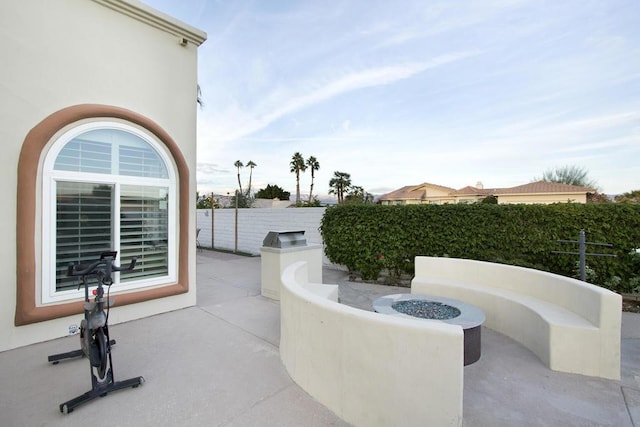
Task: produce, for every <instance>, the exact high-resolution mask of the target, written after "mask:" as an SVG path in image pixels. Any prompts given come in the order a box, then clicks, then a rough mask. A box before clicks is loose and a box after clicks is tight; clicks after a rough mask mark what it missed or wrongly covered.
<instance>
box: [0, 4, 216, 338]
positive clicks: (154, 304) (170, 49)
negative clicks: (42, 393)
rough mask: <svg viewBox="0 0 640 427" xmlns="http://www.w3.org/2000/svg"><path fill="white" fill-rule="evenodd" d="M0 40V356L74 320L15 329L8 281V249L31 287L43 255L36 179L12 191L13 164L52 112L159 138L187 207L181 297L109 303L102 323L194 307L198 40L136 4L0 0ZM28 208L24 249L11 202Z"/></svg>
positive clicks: (11, 266) (15, 271) (13, 290)
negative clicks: (82, 114)
mask: <svg viewBox="0 0 640 427" xmlns="http://www.w3.org/2000/svg"><path fill="white" fill-rule="evenodd" d="M0 36H1V37H2V40H3V43H2V44H1V45H0V57H2V58H3V64H2V67H0V140H1V141H2V157H1V160H0V161H1V162H2V167H0V188H1V189H2V195H3V201H4V209H2V210H0V233H1V235H2V236H3V238H2V239H1V240H0V270H1V271H2V275H3V280H2V281H1V283H0V351H2V350H6V349H10V348H15V347H19V346H23V345H27V344H31V343H34V342H39V341H43V340H48V339H52V338H56V337H60V336H64V335H67V334H68V327H69V325H72V324H79V321H80V318H81V316H82V315H81V314H80V313H79V314H73V315H69V316H65V317H59V318H55V319H52V320H45V321H33V322H31V321H30V322H26V323H27V324H23V325H16V323H20V322H18V321H17V320H16V306H17V302H16V301H17V299H18V298H19V295H18V292H17V288H18V287H17V285H16V283H17V281H18V277H19V276H20V275H21V274H22V275H24V271H22V270H20V268H22V267H21V265H20V263H19V258H20V256H22V255H24V254H22V255H20V256H19V254H18V249H17V247H21V248H22V251H23V252H24V251H26V252H28V254H27V255H28V257H31V258H33V259H34V264H33V266H32V267H33V268H34V269H35V270H36V271H35V272H33V271H29V272H27V273H28V274H35V278H36V279H35V280H36V283H35V286H36V287H37V286H40V285H41V283H40V276H39V271H38V269H39V268H40V267H39V263H40V262H41V257H42V255H41V253H40V252H41V247H42V246H41V245H42V242H41V241H40V240H41V235H40V230H41V227H42V223H41V222H42V221H41V217H40V216H41V215H42V212H41V210H39V208H38V205H39V203H40V202H39V201H40V200H41V197H42V195H41V191H42V189H41V185H40V183H39V179H40V178H39V177H33V178H36V181H35V182H36V185H35V187H33V189H34V190H35V191H34V194H19V191H20V190H19V188H18V185H19V181H20V179H22V180H23V181H24V177H22V178H19V166H18V165H19V162H20V159H21V157H20V156H21V153H22V154H23V155H24V153H23V147H24V144H25V140H26V139H27V137H28V136H29V138H38V137H40V136H41V135H38V132H39V131H40V129H42V127H39V126H38V125H39V124H42V123H43V122H46V121H47V120H48V119H49V120H50V119H51V117H52V116H56V114H57V115H58V116H59V115H61V113H60V112H67V111H70V112H71V113H74V112H77V111H86V110H91V111H93V113H92V114H94V115H95V114H98V115H100V114H101V113H100V111H105V112H109V111H112V110H114V111H123V114H124V115H125V116H127V114H129V112H131V114H132V115H134V116H136V117H139V118H140V119H141V120H142V121H143V122H148V123H150V124H152V125H153V126H155V127H156V128H158V129H160V130H161V131H163V132H165V133H166V137H167V139H171V140H172V141H174V142H175V148H176V153H178V154H179V157H181V159H180V160H181V161H184V165H183V168H184V170H185V171H186V173H183V174H181V179H182V180H183V181H186V182H181V183H180V185H186V187H182V188H183V189H184V188H186V189H188V192H189V195H188V196H187V195H186V194H184V195H183V194H181V196H183V197H186V198H187V199H186V200H183V205H181V207H182V206H185V207H186V206H188V208H187V209H184V210H183V209H181V211H180V213H179V215H180V219H179V221H187V222H186V223H187V224H192V225H193V226H192V227H191V226H189V227H188V228H186V230H188V233H184V232H183V233H182V234H181V235H179V237H178V239H179V240H180V239H181V240H182V246H183V247H185V248H189V249H188V251H185V252H184V253H183V255H184V256H183V257H182V261H181V262H182V264H181V266H180V269H181V270H182V271H181V272H180V275H181V280H183V282H184V283H182V286H183V288H184V290H185V292H183V293H181V294H178V295H174V296H168V297H164V298H155V299H152V300H148V301H144V302H139V303H135V304H129V305H123V306H119V307H115V308H113V309H112V310H111V314H110V317H109V320H110V322H111V323H118V322H123V321H128V320H131V319H135V318H140V317H144V316H149V315H152V314H156V313H160V312H165V311H169V310H174V309H177V308H181V307H186V306H190V305H194V304H195V300H196V290H195V193H196V190H195V188H196V183H195V170H196V108H197V106H196V87H197V47H198V46H199V45H200V44H201V43H203V42H204V40H205V39H206V34H205V33H203V32H202V31H200V30H197V29H195V28H193V27H190V26H188V25H186V24H184V23H181V22H179V21H177V20H175V19H173V18H171V17H168V16H166V15H164V14H161V13H159V12H157V11H154V10H153V9H151V8H149V7H148V6H146V5H144V4H142V3H139V2H137V1H135V0H95V1H94V0H56V1H50V0H25V1H19V2H18V1H4V2H0ZM84 106H88V107H86V108H85V107H84ZM62 115H63V114H62ZM56 117H57V116H56ZM34 129H35V131H34ZM40 161H41V159H40ZM189 171H191V172H190V173H189ZM24 188H27V187H22V191H25V190H24ZM180 193H183V191H182V190H181V191H180ZM16 201H17V202H16ZM16 203H18V206H16ZM29 203H35V205H36V214H35V218H34V221H33V223H29V224H27V225H28V227H27V228H29V227H32V228H33V229H34V230H35V232H34V233H33V234H35V236H32V237H33V238H34V244H33V245H32V246H31V245H29V244H27V245H25V244H24V241H21V242H18V240H19V239H23V238H24V234H20V232H19V230H18V231H17V224H18V222H19V221H18V215H22V212H23V211H24V210H25V209H26V208H25V206H21V205H20V204H29ZM26 210H28V209H26ZM22 219H23V220H24V218H22ZM21 244H22V246H21ZM181 250H182V249H181ZM22 258H24V256H23V257H22ZM19 271H20V272H19ZM189 272H191V274H189ZM36 294H37V292H36ZM125 299H126V298H125ZM116 302H117V300H116ZM35 304H36V306H38V305H40V304H41V302H40V301H36V302H35Z"/></svg>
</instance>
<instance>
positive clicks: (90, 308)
mask: <svg viewBox="0 0 640 427" xmlns="http://www.w3.org/2000/svg"><path fill="white" fill-rule="evenodd" d="M117 254H118V253H117V252H115V251H114V252H103V253H102V254H101V255H100V259H99V260H98V261H95V262H93V263H91V264H89V265H73V264H69V269H68V270H67V275H68V276H82V283H83V284H84V301H85V303H84V319H82V322H81V323H80V350H74V351H70V352H67V353H60V354H54V355H51V356H49V362H52V363H53V364H54V365H55V364H57V363H58V362H59V361H60V360H62V359H68V358H72V357H79V356H82V357H86V358H88V359H89V367H90V372H91V390H89V391H88V392H86V393H84V394H82V395H80V396H78V397H75V398H73V399H71V400H69V401H67V402H64V403H62V404H60V412H62V413H63V414H68V413H69V412H72V411H73V410H74V409H75V408H76V407H77V406H79V405H82V404H83V403H86V402H89V401H91V400H93V399H95V398H96V397H104V396H106V395H107V393H109V392H111V391H116V390H120V389H123V388H127V387H133V388H136V387H138V386H139V385H141V384H142V383H143V382H144V378H143V377H134V378H130V379H127V380H124V381H114V378H113V364H112V361H111V346H112V345H114V344H115V340H110V339H109V326H108V320H109V307H110V306H111V305H112V304H113V299H111V300H110V299H109V288H110V287H111V284H112V283H113V279H112V277H111V273H112V272H114V271H129V270H133V268H134V267H135V265H136V258H132V259H131V264H129V266H128V267H119V266H117V265H114V264H113V262H114V260H115V258H116V255H117ZM90 276H95V277H96V279H97V281H98V287H97V288H96V289H95V290H94V291H93V295H95V298H94V300H93V301H91V300H90V299H89V277H90ZM104 286H107V298H106V299H105V295H104ZM78 289H80V285H78ZM105 307H106V309H107V310H106V311H105Z"/></svg>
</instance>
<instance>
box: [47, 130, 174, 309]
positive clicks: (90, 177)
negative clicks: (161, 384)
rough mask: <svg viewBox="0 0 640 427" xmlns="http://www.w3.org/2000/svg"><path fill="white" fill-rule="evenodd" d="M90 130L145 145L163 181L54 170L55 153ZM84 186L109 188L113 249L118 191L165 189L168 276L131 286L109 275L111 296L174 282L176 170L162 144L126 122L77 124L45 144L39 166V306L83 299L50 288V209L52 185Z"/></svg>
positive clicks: (117, 238)
mask: <svg viewBox="0 0 640 427" xmlns="http://www.w3.org/2000/svg"><path fill="white" fill-rule="evenodd" d="M93 130H116V131H122V132H127V133H130V134H132V135H134V136H136V137H138V138H140V139H141V140H143V141H144V142H146V143H147V144H148V145H149V146H150V147H151V148H153V149H154V150H155V152H156V153H158V155H159V156H160V159H161V161H162V162H163V163H164V166H165V168H166V170H167V173H168V178H148V177H140V176H127V175H116V174H113V173H111V174H103V173H91V172H77V171H67V170H56V169H55V163H56V160H57V158H58V156H59V155H60V152H61V151H62V150H63V149H64V147H65V146H66V145H67V143H69V142H71V141H73V140H74V139H75V138H77V137H79V136H81V135H83V134H85V133H87V132H90V131H93ZM116 145H118V144H114V143H112V144H111V151H112V153H115V152H116V147H115V146H116ZM111 162H112V163H113V162H118V157H117V156H112V158H111ZM111 169H112V171H113V169H114V166H113V164H112V166H111ZM62 181H66V182H86V183H96V184H109V185H113V186H114V196H113V202H112V213H113V220H112V223H111V226H112V236H113V239H114V241H113V246H114V249H119V247H120V236H119V230H120V203H121V200H120V187H121V186H122V185H144V186H149V187H162V188H165V187H166V188H168V195H169V203H168V214H169V218H168V224H167V225H168V241H169V244H168V274H167V275H165V276H160V277H153V278H151V279H142V280H135V281H131V282H123V283H120V280H119V279H120V274H119V273H115V274H114V284H113V288H112V292H114V293H117V292H119V291H130V290H133V289H139V288H144V287H148V286H157V285H163V284H166V283H171V282H175V280H176V270H177V267H176V244H175V243H176V227H175V218H176V214H177V203H176V183H177V179H176V171H175V166H174V164H173V162H172V161H171V157H170V156H169V154H168V153H167V152H166V150H165V149H164V147H163V146H162V144H160V143H159V141H157V140H156V139H155V138H154V137H153V136H152V135H150V134H148V133H147V132H145V131H143V130H142V129H140V128H139V127H136V126H132V125H130V124H128V123H123V122H119V121H109V120H99V121H90V122H86V123H81V124H78V125H77V126H74V127H72V128H70V129H68V130H66V131H65V132H64V133H63V134H62V135H60V136H59V137H57V138H56V139H55V140H54V141H52V142H51V145H50V148H49V150H48V151H47V153H46V155H45V158H44V162H43V166H42V205H41V206H42V236H43V239H42V242H43V243H42V253H41V260H42V269H41V275H42V279H41V280H42V281H41V283H42V286H41V303H42V304H49V303H56V302H62V301H67V300H73V299H77V298H81V297H83V295H84V291H83V290H82V289H80V290H62V291H58V290H57V289H56V249H57V248H56V244H57V239H56V213H57V211H56V209H57V203H56V201H57V197H56V196H57V195H56V189H57V183H58V182H62Z"/></svg>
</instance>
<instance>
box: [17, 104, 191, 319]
mask: <svg viewBox="0 0 640 427" xmlns="http://www.w3.org/2000/svg"><path fill="white" fill-rule="evenodd" d="M92 120H93V121H97V120H114V121H117V120H121V121H124V122H127V123H130V124H132V125H134V126H140V127H141V128H143V129H145V130H146V131H148V132H149V133H151V134H152V135H154V136H155V137H156V138H157V139H158V140H159V141H160V142H161V143H162V144H163V145H164V146H165V147H166V149H167V151H168V152H169V153H170V155H171V158H172V159H173V162H174V164H175V166H176V172H177V179H178V183H177V185H178V188H177V191H178V194H177V202H178V211H177V218H176V221H177V227H178V228H177V230H178V236H177V242H176V244H177V245H178V249H177V254H176V256H177V267H178V271H177V280H176V282H175V283H172V284H166V285H164V286H157V287H152V288H148V289H139V290H133V291H131V292H124V293H122V294H120V295H119V296H118V301H117V305H118V306H124V305H128V304H137V303H141V302H146V301H150V300H154V299H158V298H166V297H172V296H177V295H180V294H185V293H188V292H190V286H189V284H190V269H191V265H192V262H193V261H192V257H195V227H192V226H193V221H192V220H191V217H192V216H193V217H195V213H194V209H195V208H194V206H195V204H194V203H192V199H193V198H192V197H190V195H191V193H192V192H193V193H194V194H195V185H192V184H191V183H190V180H191V178H190V166H189V163H188V162H187V160H186V159H185V157H184V155H183V154H182V150H181V148H180V146H179V145H178V144H177V143H176V142H175V141H174V140H173V138H172V137H171V136H170V135H169V133H167V131H165V130H164V129H163V128H162V127H161V126H160V125H159V124H158V123H156V122H155V121H153V120H151V119H150V118H148V117H146V116H143V115H141V114H139V113H136V112H134V111H131V110H128V109H125V108H121V107H115V106H111V105H103V104H79V105H73V106H69V107H65V108H62V109H60V110H57V111H55V112H53V113H51V114H50V115H49V116H47V117H45V118H44V119H43V120H42V121H41V122H39V123H37V124H36V125H35V126H34V127H33V128H31V130H29V131H28V132H27V134H26V136H25V139H24V142H23V144H22V148H21V150H20V157H19V160H18V176H17V182H18V184H17V186H18V189H17V196H16V198H17V203H16V310H15V316H14V325H15V326H24V325H29V324H33V323H38V322H44V321H48V320H53V319H58V318H63V317H67V316H74V315H78V314H82V312H83V310H84V303H83V301H82V300H78V301H69V302H62V303H55V304H45V305H42V304H41V303H40V296H39V294H38V292H39V288H40V286H41V284H40V279H41V276H40V275H39V274H38V273H39V271H40V268H41V259H40V253H41V252H40V247H41V246H40V245H41V236H42V230H41V223H40V221H39V218H38V215H40V212H41V211H40V206H39V205H40V204H41V191H42V189H41V184H42V182H41V181H42V175H41V170H42V164H41V158H42V157H43V154H44V153H46V149H47V145H48V144H49V142H50V141H52V140H53V139H54V138H55V137H56V135H58V134H60V133H61V132H62V131H63V130H64V129H67V128H69V127H71V126H75V125H77V124H79V123H81V122H83V121H92ZM187 144H189V142H187ZM193 144H195V141H193ZM186 147H187V148H188V149H189V150H191V148H190V147H191V146H190V145H187V146H186ZM192 187H193V188H194V189H193V191H191V190H192ZM192 204H193V205H194V206H192ZM191 228H193V230H191ZM194 265H195V264H194Z"/></svg>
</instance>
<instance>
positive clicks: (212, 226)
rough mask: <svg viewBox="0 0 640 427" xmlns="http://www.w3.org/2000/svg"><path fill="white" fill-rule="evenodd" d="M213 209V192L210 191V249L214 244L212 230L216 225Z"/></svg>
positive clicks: (213, 247)
mask: <svg viewBox="0 0 640 427" xmlns="http://www.w3.org/2000/svg"><path fill="white" fill-rule="evenodd" d="M214 210H215V209H213V193H211V250H213V249H215V246H214V245H213V235H214V234H215V233H214V230H215V225H216V223H215V221H214V220H213V213H214Z"/></svg>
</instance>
